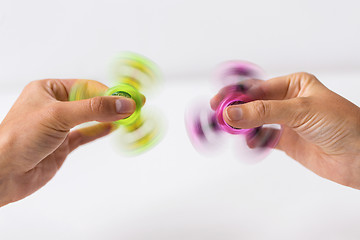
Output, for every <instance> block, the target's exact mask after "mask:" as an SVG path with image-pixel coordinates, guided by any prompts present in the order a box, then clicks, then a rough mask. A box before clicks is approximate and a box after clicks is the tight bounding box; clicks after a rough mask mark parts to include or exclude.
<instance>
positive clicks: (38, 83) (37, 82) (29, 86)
mask: <svg viewBox="0 0 360 240" xmlns="http://www.w3.org/2000/svg"><path fill="white" fill-rule="evenodd" d="M42 81H43V80H35V81H31V82H29V83H28V84H27V85H26V86H25V89H27V90H29V89H30V90H31V89H37V88H38V87H39V86H41V83H42Z"/></svg>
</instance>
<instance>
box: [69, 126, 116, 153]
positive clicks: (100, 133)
mask: <svg viewBox="0 0 360 240" xmlns="http://www.w3.org/2000/svg"><path fill="white" fill-rule="evenodd" d="M116 128H117V127H116V125H115V124H113V123H99V124H96V125H94V126H90V127H85V128H80V129H76V130H73V131H71V132H70V133H69V151H70V152H72V151H73V150H75V149H76V148H77V147H79V146H81V145H83V144H86V143H89V142H92V141H94V140H96V139H98V138H101V137H104V136H106V135H108V134H109V133H111V132H113V131H114V130H116Z"/></svg>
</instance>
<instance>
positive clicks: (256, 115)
mask: <svg viewBox="0 0 360 240" xmlns="http://www.w3.org/2000/svg"><path fill="white" fill-rule="evenodd" d="M310 104H311V103H310V100H309V99H308V98H293V99H288V100H257V101H253V102H249V103H245V104H240V105H232V106H229V107H227V108H226V109H225V110H224V112H223V117H224V120H225V121H226V122H227V123H228V124H229V125H230V126H232V127H234V128H255V127H259V126H261V125H263V124H272V123H277V124H283V125H286V126H289V127H295V126H299V125H301V124H302V123H303V122H304V121H305V120H306V119H307V118H308V117H309V114H310V113H309V109H310Z"/></svg>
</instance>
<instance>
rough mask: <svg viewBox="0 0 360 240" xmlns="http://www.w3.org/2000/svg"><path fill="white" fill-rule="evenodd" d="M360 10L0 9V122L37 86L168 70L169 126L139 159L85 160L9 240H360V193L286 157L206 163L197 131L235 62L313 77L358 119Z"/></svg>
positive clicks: (159, 97)
mask: <svg viewBox="0 0 360 240" xmlns="http://www.w3.org/2000/svg"><path fill="white" fill-rule="evenodd" d="M359 10H360V2H359V1H356V0H353V1H351V0H343V1H333V0H329V1H323V0H318V1H316V0H312V1H310V0H288V1H286V0H273V1H266V0H253V1H235V0H222V1H210V0H208V1H204V0H199V1H196V0H193V1H180V0H171V1H170V0H168V1H165V0H164V1H161V0H154V1H145V0H143V1H139V0H137V1H136V0H132V1H130V0H129V1H123V0H119V1H108V0H102V1H94V0H87V1H85V0H72V1H69V0H63V1H49V0H47V1H45V0H43V1H40V0H32V1H27V0H0V119H2V118H3V117H4V116H5V115H6V113H7V111H8V110H9V108H10V107H11V105H12V103H13V102H14V101H15V99H16V97H17V96H18V95H19V94H20V91H21V89H22V88H23V87H24V85H25V84H27V83H28V82H29V81H31V80H35V79H42V78H89V79H96V80H99V81H102V82H103V83H105V84H108V83H109V82H110V81H109V63H110V62H111V60H112V59H113V57H114V56H115V55H116V54H117V53H119V52H120V51H122V50H131V51H135V52H139V53H141V54H144V55H146V56H148V57H150V58H152V59H153V60H154V61H155V62H157V63H158V65H159V66H160V67H161V69H162V72H163V73H164V84H163V87H162V91H160V92H159V93H158V94H155V96H151V98H148V101H147V104H146V107H149V108H150V107H152V106H154V107H155V106H156V107H157V108H158V109H161V111H162V114H163V116H164V118H165V119H166V120H167V132H166V135H165V137H164V139H163V141H162V142H161V143H160V144H159V145H158V146H156V147H155V148H154V149H152V150H151V151H149V152H146V153H145V154H142V155H140V156H137V157H132V158H126V157H124V156H122V155H121V154H120V153H119V152H118V151H117V147H116V141H113V138H112V137H111V136H110V137H106V138H105V139H102V140H99V141H96V142H94V143H91V144H89V145H87V146H84V147H81V148H80V149H78V150H77V151H76V152H74V153H72V154H71V155H70V156H69V158H68V159H67V161H66V162H65V164H64V166H63V168H62V169H61V171H59V173H58V174H57V175H56V176H55V178H54V179H53V180H52V181H51V182H50V183H49V184H48V185H46V186H45V187H44V188H42V189H41V190H40V191H38V192H36V193H35V194H33V195H32V196H30V197H28V198H26V199H24V200H22V201H19V202H17V203H14V204H11V205H8V206H6V207H3V208H1V209H0V239H1V240H8V239H126V240H133V239H134V240H135V239H136V240H137V239H139V240H140V239H141V240H143V239H156V240H162V239H164V240H165V239H166V240H168V239H174V240H182V239H190V240H192V239H207V240H220V239H222V240H224V239H226V240H232V239H327V240H332V239H334V240H335V239H336V240H337V239H339V240H340V239H341V240H343V239H354V240H355V239H359V238H360V228H359V222H360V206H359V202H360V192H359V191H358V190H353V189H350V188H347V187H343V186H340V185H338V184H335V183H332V182H330V181H327V180H325V179H322V178H320V177H318V176H316V175H315V174H313V173H311V172H310V171H308V170H306V169H305V168H303V167H302V166H301V165H300V164H298V163H297V162H295V161H293V160H292V159H290V158H288V157H287V156H286V155H285V154H283V153H281V152H278V151H274V152H272V153H271V154H270V155H269V156H268V157H267V158H266V159H265V160H263V161H262V162H260V163H258V164H256V165H251V166H249V165H244V164H241V162H239V161H238V160H239V159H240V158H241V156H234V155H233V154H231V153H230V152H224V154H223V155H221V156H215V157H212V158H209V157H204V156H201V155H199V154H198V153H197V152H196V151H195V150H194V148H193V147H192V145H191V144H190V142H189V140H188V137H187V135H186V132H185V126H184V111H185V109H186V106H188V104H190V103H191V101H192V99H193V98H195V97H196V96H198V95H204V94H205V95H207V96H211V94H214V93H215V92H216V90H217V89H214V87H213V86H211V82H210V81H209V73H210V72H211V71H212V69H213V67H214V66H215V65H216V64H218V63H220V62H222V61H224V60H229V59H244V60H248V61H252V62H255V63H257V64H258V65H260V66H262V67H263V68H264V69H265V70H266V71H267V75H268V77H273V76H277V75H280V74H287V73H291V72H296V71H308V72H311V73H314V74H315V75H316V76H317V77H318V78H319V79H320V80H321V81H322V82H323V83H324V84H325V85H326V86H328V87H329V88H330V89H332V90H334V91H336V92H337V93H339V94H341V95H343V96H344V97H346V98H347V99H349V100H351V101H353V102H354V103H355V104H358V105H359V104H360V98H359V93H358V89H360V82H359V79H360V47H359V46H358V44H359V42H360V15H359V13H358V12H359Z"/></svg>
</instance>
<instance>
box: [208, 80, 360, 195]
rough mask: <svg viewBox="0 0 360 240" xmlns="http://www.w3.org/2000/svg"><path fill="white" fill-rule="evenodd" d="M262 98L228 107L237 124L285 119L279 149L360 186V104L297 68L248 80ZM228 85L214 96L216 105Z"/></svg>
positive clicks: (308, 165)
mask: <svg viewBox="0 0 360 240" xmlns="http://www.w3.org/2000/svg"><path fill="white" fill-rule="evenodd" d="M245 85H248V86H246V87H245V89H247V92H246V94H249V95H252V96H253V97H254V99H258V100H256V101H252V102H249V103H245V104H241V105H232V106H229V107H227V108H226V109H225V110H224V112H223V117H224V119H225V121H226V122H227V123H228V124H229V125H230V126H232V127H235V128H254V127H259V126H261V125H263V124H281V125H282V129H283V132H282V135H281V138H280V140H279V143H278V144H277V146H276V148H277V149H279V150H282V151H284V152H285V153H286V154H287V155H288V156H290V157H291V158H293V159H295V160H296V161H298V162H299V163H301V164H302V165H304V166H305V167H306V168H308V169H310V170H311V171H313V172H314V173H316V174H318V175H319V176H321V177H324V178H327V179H329V180H332V181H334V182H337V183H339V184H342V185H345V186H349V187H352V188H356V189H360V108H359V107H357V106H356V105H355V104H353V103H351V102H350V101H348V100H346V99H345V98H343V97H341V96H339V95H338V94H336V93H334V92H332V91H331V90H329V89H328V88H326V87H325V86H324V85H323V84H322V83H321V82H320V81H319V80H318V79H317V78H316V77H315V76H313V75H311V74H308V73H295V74H291V75H288V76H283V77H277V78H274V79H270V80H267V81H259V80H250V81H248V82H247V83H246V82H245ZM225 92H226V88H224V89H222V90H220V92H219V93H218V94H217V95H216V96H214V97H213V99H212V100H211V106H212V108H213V109H216V107H217V106H218V104H219V102H220V101H221V100H222V98H223V96H224V94H225Z"/></svg>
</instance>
